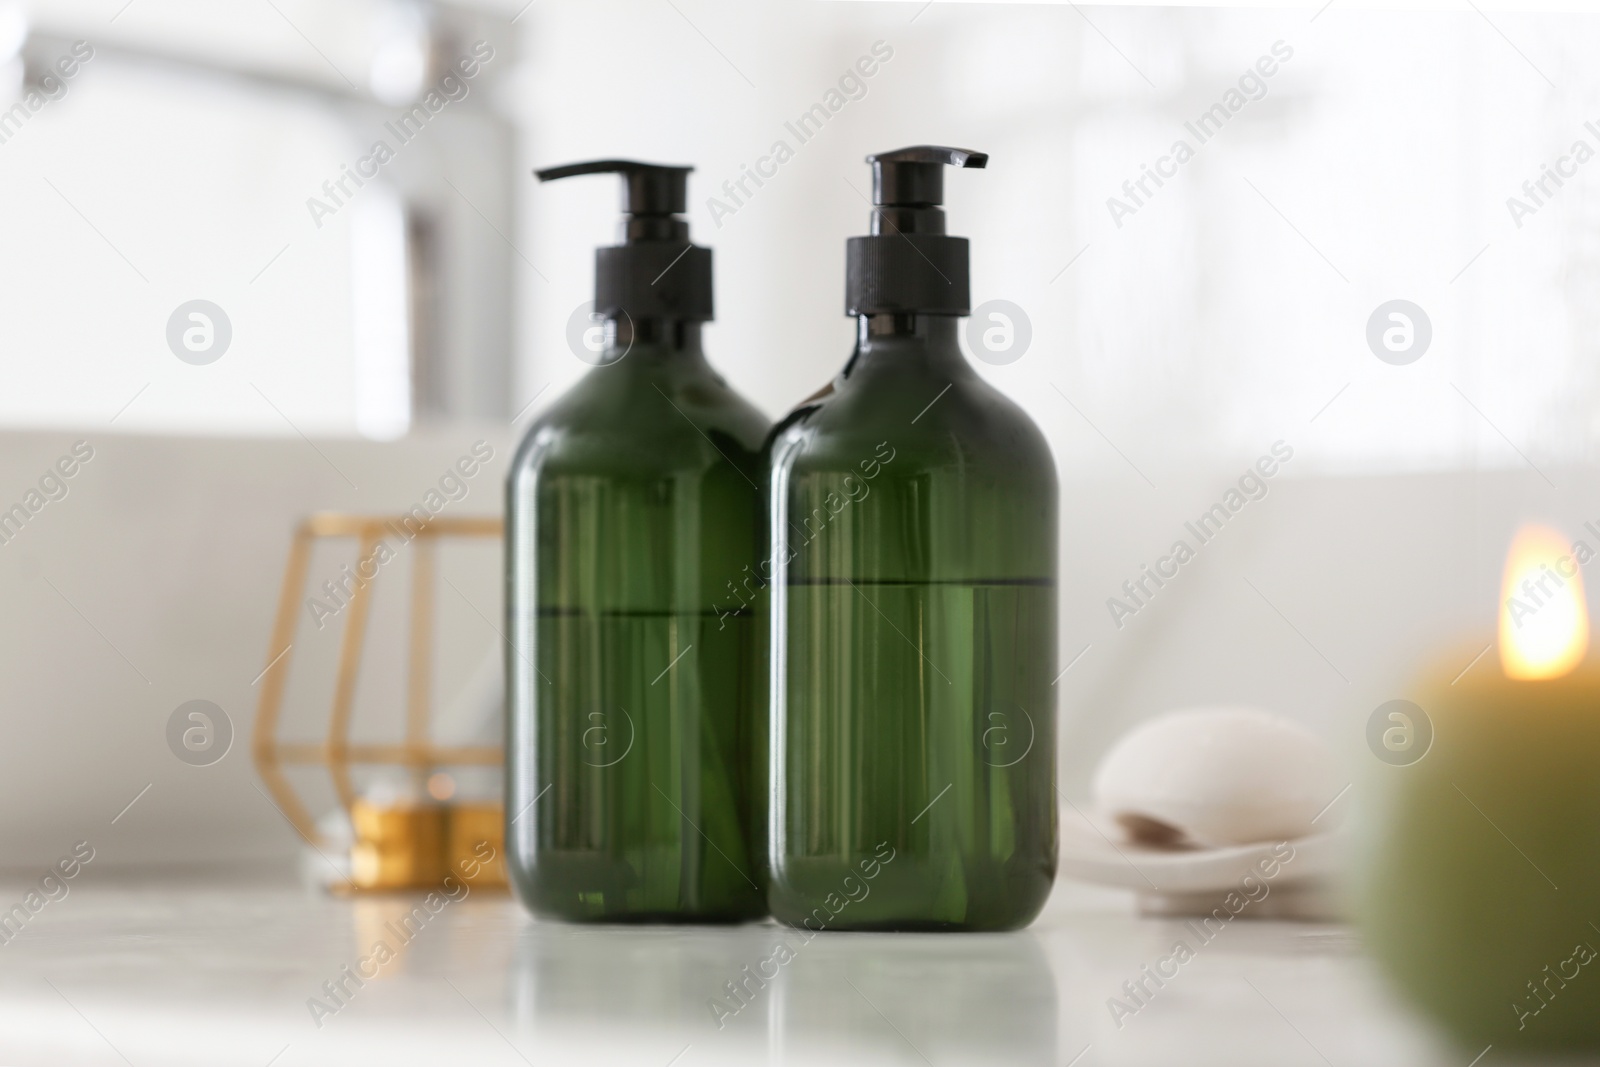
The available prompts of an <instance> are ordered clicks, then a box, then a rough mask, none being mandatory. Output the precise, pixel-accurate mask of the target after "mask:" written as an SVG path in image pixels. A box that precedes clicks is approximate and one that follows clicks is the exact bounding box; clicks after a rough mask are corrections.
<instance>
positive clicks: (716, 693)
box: [505, 160, 767, 922]
mask: <svg viewBox="0 0 1600 1067" xmlns="http://www.w3.org/2000/svg"><path fill="white" fill-rule="evenodd" d="M689 170H690V168H688V167H667V166H656V165H651V164H644V163H635V162H630V161H626V160H602V161H598V162H594V163H580V164H575V165H573V166H568V167H557V168H554V169H551V170H544V171H539V172H538V176H539V178H540V179H541V180H544V181H549V180H551V179H555V178H566V177H570V176H573V175H579V174H601V173H616V174H619V175H621V176H622V178H623V180H624V192H623V210H624V211H625V212H626V218H625V219H624V222H623V227H622V243H621V244H620V245H617V246H615V247H610V248H601V249H598V250H597V252H596V256H595V265H596V281H595V314H596V316H597V317H599V318H601V319H603V320H604V322H605V344H604V348H603V350H602V351H601V352H600V354H599V358H598V360H596V361H595V362H597V364H598V365H597V366H595V368H594V369H592V370H590V371H589V372H588V373H587V374H585V375H584V377H583V378H582V379H580V380H579V382H578V383H577V384H576V385H575V386H573V387H572V389H571V390H569V391H568V392H567V393H566V394H565V395H564V396H562V397H561V399H560V400H558V401H557V402H556V403H554V404H553V405H551V407H550V409H549V410H548V411H547V412H545V413H544V414H543V415H541V416H540V418H539V419H538V420H537V421H536V422H535V423H534V424H533V426H532V427H531V428H530V429H529V431H528V434H527V437H526V439H524V441H523V442H522V445H521V447H520V448H519V449H518V451H517V455H516V459H515V461H514V463H513V465H512V468H511V471H510V474H509V476H508V483H507V501H506V591H505V593H506V626H507V640H508V643H509V645H510V646H511V647H510V649H509V651H508V652H507V656H506V676H507V685H506V688H507V695H508V724H507V735H506V762H507V773H506V838H505V839H506V843H507V853H508V861H509V868H510V871H511V877H512V882H513V884H514V885H515V886H516V889H517V892H518V895H519V896H520V897H521V899H522V901H523V902H524V903H525V904H526V905H527V906H528V907H529V908H530V909H531V910H533V911H534V912H535V913H537V914H539V915H543V916H548V917H553V918H560V919H569V920H591V921H603V922H650V921H660V922H737V921H740V920H745V919H751V918H755V917H758V916H760V915H762V914H764V913H765V910H766V909H765V902H764V900H763V898H762V893H761V890H760V889H759V888H758V879H759V863H758V862H757V861H756V857H755V856H754V853H753V849H752V842H753V841H755V840H758V839H759V835H758V834H757V832H756V828H755V827H754V826H753V825H752V819H753V818H754V817H755V813H756V812H758V811H760V810H761V808H760V807H759V806H758V804H757V801H756V798H755V797H754V796H753V795H752V785H753V783H752V778H753V777H754V769H755V768H754V761H753V752H752V746H753V744H754V741H753V736H754V734H755V727H756V723H755V716H756V714H757V709H756V708H755V707H753V700H752V696H751V694H752V693H753V692H754V691H755V687H754V685H753V679H752V672H753V671H754V670H755V664H756V656H755V649H754V647H753V642H754V629H755V626H754V623H755V620H754V618H753V616H752V612H751V610H750V609H749V608H747V607H745V606H744V604H743V602H741V601H737V600H735V599H734V598H733V596H732V594H731V592H730V590H731V589H732V583H731V579H733V578H734V577H736V576H737V575H738V574H739V573H740V570H741V568H742V567H745V566H749V565H753V564H754V561H755V560H756V559H757V553H758V552H759V550H760V547H761V540H762V536H763V535H762V532H761V531H762V527H763V508H762V500H761V495H760V492H759V490H758V489H757V485H758V484H759V482H760V480H761V467H760V458H759V454H760V448H761V444H762V439H763V437H764V435H765V434H766V432H767V420H766V419H765V418H763V417H762V415H761V414H760V413H759V412H758V411H757V410H756V409H755V408H754V407H752V406H751V405H750V404H749V403H747V402H746V401H745V400H743V399H742V398H741V397H739V396H738V394H736V393H735V392H734V391H733V390H732V389H730V388H729V387H728V384H727V382H725V381H724V380H723V379H722V377H721V376H720V375H718V374H717V372H716V371H715V370H713V369H712V368H711V365H710V364H709V363H707V362H706V358H705V355H704V353H703V352H702V351H701V347H700V327H701V324H702V323H703V322H706V321H708V320H709V319H710V318H711V317H712V314H711V251H710V249H707V248H701V247H698V246H696V245H694V244H691V243H690V241H689V224H688V223H687V222H686V221H685V220H684V219H683V218H682V217H681V216H682V215H683V213H684V211H685V207H686V187H687V182H688V173H689Z"/></svg>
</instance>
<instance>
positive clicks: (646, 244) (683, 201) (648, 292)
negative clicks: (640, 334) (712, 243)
mask: <svg viewBox="0 0 1600 1067" xmlns="http://www.w3.org/2000/svg"><path fill="white" fill-rule="evenodd" d="M693 169H694V168H693V167H673V166H665V165H661V164H656V163H640V162H636V161H634V160H630V159H597V160H594V161H593V162H590V163H572V164H569V165H567V166H564V167H549V168H546V169H545V170H536V171H534V175H535V176H536V177H538V179H539V180H540V181H542V182H548V181H554V180H556V179H558V178H571V177H575V176H577V175H580V174H620V175H622V178H623V182H622V210H623V213H624V216H625V217H624V218H623V220H622V242H623V243H622V244H620V245H613V246H611V247H608V248H597V249H595V254H594V310H595V314H596V315H598V316H600V317H601V318H606V319H616V318H621V317H623V316H624V315H626V316H628V317H629V318H631V319H633V320H634V321H636V322H637V321H638V320H640V319H678V320H683V321H705V320H708V319H710V318H712V314H711V249H709V248H702V247H701V246H699V245H696V244H691V243H690V241H689V223H688V221H687V220H685V219H683V218H680V217H679V216H681V215H682V214H683V213H684V212H685V211H686V210H687V208H688V185H689V172H690V171H691V170H693Z"/></svg>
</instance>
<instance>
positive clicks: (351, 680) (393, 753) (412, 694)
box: [251, 512, 504, 848]
mask: <svg viewBox="0 0 1600 1067" xmlns="http://www.w3.org/2000/svg"><path fill="white" fill-rule="evenodd" d="M503 528H504V524H503V523H502V522H501V521H500V520H499V519H496V518H447V517H442V516H441V517H437V518H430V519H428V520H427V521H426V522H425V523H424V522H419V521H418V520H417V519H416V518H415V517H414V516H412V515H402V516H381V515H378V516H374V515H348V514H340V513H334V512H322V513H319V514H315V515H312V516H310V517H309V518H307V519H306V520H305V521H304V522H302V523H301V524H300V526H299V528H298V529H296V530H295V534H294V541H293V543H292V544H291V546H290V549H289V564H288V567H287V569H286V570H285V572H284V576H283V589H282V592H281V593H280V594H279V597H278V617H277V620H276V621H275V622H274V624H273V627H272V638H271V642H270V644H269V646H268V649H267V653H268V656H267V668H266V670H265V671H263V672H262V683H261V700H260V703H259V704H258V705H257V708H256V725H255V735H254V738H253V741H252V744H251V754H252V756H253V758H254V761H255V765H256V771H257V772H258V773H259V774H260V775H261V780H262V781H263V782H264V783H265V784H266V787H267V789H268V790H269V791H270V792H271V794H272V796H273V799H274V800H275V801H276V802H277V804H278V806H279V808H280V809H281V810H282V811H283V813H284V815H285V816H286V817H287V818H288V820H289V821H290V822H291V823H292V824H293V825H294V828H295V829H296V830H297V831H299V833H300V836H301V837H303V838H305V839H306V840H307V841H308V842H310V843H311V844H312V845H314V846H317V847H319V848H320V847H323V846H324V845H327V844H328V843H329V842H328V841H327V840H326V839H325V838H324V836H323V835H322V833H321V831H319V830H318V829H317V824H316V820H315V819H313V818H312V817H311V813H310V812H309V811H307V810H306V807H305V805H304V804H302V803H301V802H300V797H299V795H298V794H296V793H295V791H294V787H293V786H292V785H290V783H289V779H288V777H287V776H286V775H285V774H284V772H283V768H284V765H285V764H314V765H322V766H326V767H327V768H328V775H329V777H330V778H331V779H332V780H333V788H334V792H335V793H336V794H337V795H338V798H339V803H340V805H341V806H342V807H343V808H344V810H345V813H346V814H347V815H351V816H352V818H353V813H354V809H355V807H356V805H357V804H358V803H360V801H359V798H358V797H357V796H356V792H355V789H354V787H353V786H352V785H351V780H350V768H351V766H352V765H354V764H391V765H395V766H401V767H408V768H410V769H411V770H412V771H414V772H415V773H417V774H418V775H419V776H420V775H422V774H424V773H426V772H427V771H428V769H429V768H432V767H440V766H478V767H497V766H499V765H500V763H501V761H502V758H503V749H502V748H501V746H499V745H438V744H434V743H433V742H432V741H431V740H429V739H428V719H429V711H430V709H429V706H428V705H429V699H428V698H429V693H430V690H431V686H432V682H433V632H434V625H433V623H434V602H433V592H434V589H433V586H434V574H435V563H436V552H435V549H436V547H437V542H438V541H439V539H440V538H446V537H494V538H498V537H500V536H501V534H502V531H503ZM401 531H404V534H405V536H406V537H407V538H408V540H409V541H410V544H411V548H412V552H413V555H412V557H411V610H410V634H409V655H408V657H407V658H408V664H407V674H406V731H405V739H404V740H403V741H401V742H400V743H398V744H392V743H391V744H361V745H353V744H351V743H350V714H351V709H352V708H353V707H354V703H355V691H356V677H357V674H358V673H359V669H360V666H361V654H362V646H363V643H364V640H365V638H366V631H367V611H368V606H369V604H370V601H371V590H372V586H373V584H374V583H375V582H376V580H377V576H376V575H374V576H373V577H372V578H371V579H368V580H366V581H365V584H358V585H357V586H356V588H355V590H354V591H352V592H351V594H350V600H349V603H348V606H347V607H346V608H345V610H344V616H345V619H344V633H343V634H342V635H341V637H340V645H339V662H338V669H337V673H336V674H335V676H334V685H333V706H332V709H331V711H330V714H329V716H328V732H327V735H326V736H325V737H324V738H323V740H322V741H321V742H315V741H279V740H278V739H277V730H278V719H279V715H280V713H281V711H282V709H283V692H284V686H285V683H286V682H287V680H288V676H289V660H290V655H289V653H290V651H291V650H292V649H293V648H294V640H295V634H296V633H297V632H298V629H299V610H298V609H299V604H300V599H301V596H302V593H303V590H304V587H305V582H306V571H307V568H308V566H309V564H310V561H311V549H312V546H313V543H314V542H315V541H316V540H317V539H319V538H330V537H353V538H355V539H356V541H357V545H358V547H357V549H356V560H357V567H358V568H359V567H360V562H361V561H362V560H366V559H370V558H371V557H372V555H373V553H374V552H375V551H376V550H377V546H378V542H379V541H381V540H382V539H383V537H384V536H385V535H386V534H399V533H400V532H401Z"/></svg>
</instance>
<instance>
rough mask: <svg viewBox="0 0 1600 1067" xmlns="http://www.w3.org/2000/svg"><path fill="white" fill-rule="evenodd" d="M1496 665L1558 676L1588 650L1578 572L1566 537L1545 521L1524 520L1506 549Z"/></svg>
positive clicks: (1515, 674)
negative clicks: (1541, 523)
mask: <svg viewBox="0 0 1600 1067" xmlns="http://www.w3.org/2000/svg"><path fill="white" fill-rule="evenodd" d="M1501 594H1502V597H1503V599H1504V605H1503V607H1502V608H1501V611H1500V665H1501V667H1502V668H1503V669H1504V670H1505V673H1506V677H1508V678H1521V679H1525V680H1532V679H1539V678H1559V677H1561V676H1562V675H1563V674H1566V673H1567V672H1569V671H1571V670H1572V669H1573V668H1574V667H1576V666H1577V665H1578V664H1579V663H1580V662H1582V660H1583V657H1584V655H1585V654H1586V653H1587V652H1588V650H1589V615H1588V612H1587V610H1586V609H1585V606H1584V601H1583V578H1582V576H1581V575H1580V574H1579V571H1578V561H1577V560H1576V559H1574V558H1573V556H1572V546H1571V543H1570V542H1568V541H1567V540H1566V539H1564V538H1563V537H1562V536H1561V534H1559V533H1558V532H1556V531H1555V530H1552V529H1550V527H1548V526H1524V527H1522V529H1520V530H1518V531H1517V534H1516V536H1515V537H1513V538H1512V539H1511V548H1510V549H1509V550H1507V552H1506V571H1505V580H1504V582H1503V584H1502V587H1501Z"/></svg>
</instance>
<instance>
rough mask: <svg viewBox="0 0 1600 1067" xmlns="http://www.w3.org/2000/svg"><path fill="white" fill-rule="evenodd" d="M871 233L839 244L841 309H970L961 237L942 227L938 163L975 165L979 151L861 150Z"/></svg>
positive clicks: (983, 159)
mask: <svg viewBox="0 0 1600 1067" xmlns="http://www.w3.org/2000/svg"><path fill="white" fill-rule="evenodd" d="M867 162H868V163H870V164H872V227H871V236H868V237H852V238H850V240H849V241H848V242H847V243H846V245H845V314H847V315H876V314H881V313H886V312H913V313H916V312H921V313H925V314H932V315H965V314H967V312H969V311H971V310H972V307H971V303H972V296H971V291H970V289H971V286H970V283H969V281H968V269H967V239H966V238H965V237H947V236H945V232H944V207H943V204H944V168H945V167H966V168H981V167H983V166H985V165H987V164H988V162H989V157H988V155H987V154H986V153H983V152H974V151H972V150H970V149H966V148H946V147H944V146H942V145H913V146H911V147H909V148H897V149H895V150H894V151H893V152H879V153H878V154H876V155H871V156H868V157H867Z"/></svg>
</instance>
